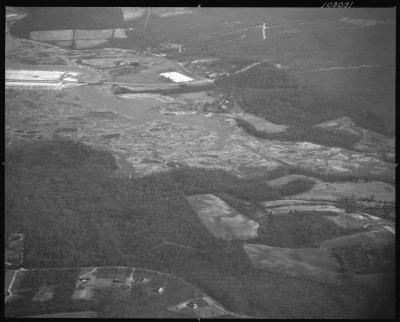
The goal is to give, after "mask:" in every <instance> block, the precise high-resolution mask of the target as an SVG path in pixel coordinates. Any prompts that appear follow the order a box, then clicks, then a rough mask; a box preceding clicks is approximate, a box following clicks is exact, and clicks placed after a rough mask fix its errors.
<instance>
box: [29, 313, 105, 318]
mask: <svg viewBox="0 0 400 322" xmlns="http://www.w3.org/2000/svg"><path fill="white" fill-rule="evenodd" d="M27 317H28V318H57V319H58V318H70V319H76V318H95V317H97V313H96V312H93V311H82V312H61V313H51V314H39V315H31V316H27Z"/></svg>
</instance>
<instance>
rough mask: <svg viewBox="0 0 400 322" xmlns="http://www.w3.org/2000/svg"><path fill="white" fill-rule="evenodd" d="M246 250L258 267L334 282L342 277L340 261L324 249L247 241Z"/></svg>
mask: <svg viewBox="0 0 400 322" xmlns="http://www.w3.org/2000/svg"><path fill="white" fill-rule="evenodd" d="M244 250H245V252H246V254H247V255H248V256H249V258H250V260H251V262H252V264H253V265H254V267H256V268H260V269H266V270H270V271H273V272H278V273H283V274H287V275H290V276H294V277H313V278H317V279H318V280H321V281H328V282H334V283H337V282H339V279H340V274H339V273H338V271H339V269H340V265H339V263H338V262H337V261H336V259H335V258H334V257H332V256H331V255H330V254H329V252H328V251H326V250H323V249H319V248H299V249H289V248H278V247H270V246H266V245H257V244H248V243H246V244H244Z"/></svg>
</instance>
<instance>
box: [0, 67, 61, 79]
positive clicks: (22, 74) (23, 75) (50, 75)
mask: <svg viewBox="0 0 400 322" xmlns="http://www.w3.org/2000/svg"><path fill="white" fill-rule="evenodd" d="M63 75H64V72H62V71H45V70H23V69H19V70H15V69H8V70H6V80H10V81H31V80H35V81H59V80H61V79H62V77H63Z"/></svg>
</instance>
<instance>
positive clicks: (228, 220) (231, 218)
mask: <svg viewBox="0 0 400 322" xmlns="http://www.w3.org/2000/svg"><path fill="white" fill-rule="evenodd" d="M187 199H188V201H189V203H190V204H191V206H192V207H193V209H194V210H195V211H196V213H197V214H198V216H199V218H200V220H201V221H202V222H203V224H204V225H205V226H206V227H207V229H208V230H209V231H210V232H211V233H212V234H213V235H214V236H215V237H217V238H222V239H225V240H231V239H243V240H246V239H251V238H254V237H256V236H257V229H258V227H259V224H258V223H257V222H256V221H254V220H251V219H248V218H246V217H245V216H244V215H242V214H240V213H238V212H237V211H236V210H235V209H233V208H232V207H230V206H229V205H228V204H227V203H226V202H224V201H223V200H221V199H220V198H218V197H216V196H214V195H211V194H204V195H194V196H189V197H187Z"/></svg>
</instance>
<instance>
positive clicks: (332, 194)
mask: <svg viewBox="0 0 400 322" xmlns="http://www.w3.org/2000/svg"><path fill="white" fill-rule="evenodd" d="M343 198H354V199H370V198H371V199H374V200H381V201H385V202H394V200H395V187H394V186H393V185H390V184H387V183H384V182H377V181H372V182H359V183H357V182H324V181H322V180H319V179H315V185H314V187H313V188H312V189H311V190H309V191H307V192H306V193H301V194H297V195H293V196H290V199H303V200H330V201H336V200H339V199H343Z"/></svg>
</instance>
